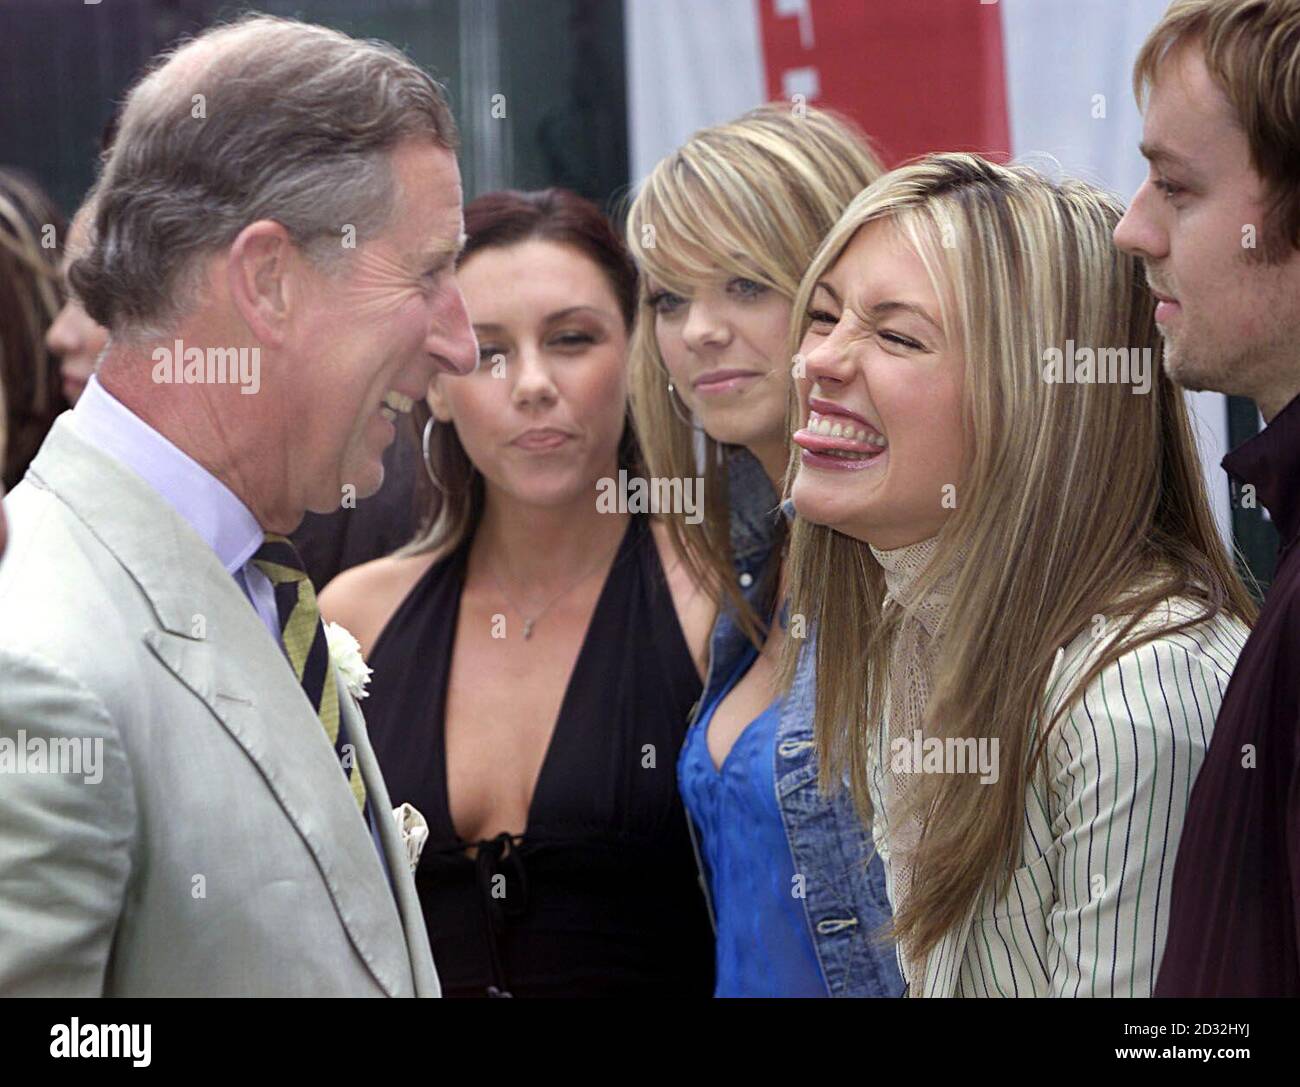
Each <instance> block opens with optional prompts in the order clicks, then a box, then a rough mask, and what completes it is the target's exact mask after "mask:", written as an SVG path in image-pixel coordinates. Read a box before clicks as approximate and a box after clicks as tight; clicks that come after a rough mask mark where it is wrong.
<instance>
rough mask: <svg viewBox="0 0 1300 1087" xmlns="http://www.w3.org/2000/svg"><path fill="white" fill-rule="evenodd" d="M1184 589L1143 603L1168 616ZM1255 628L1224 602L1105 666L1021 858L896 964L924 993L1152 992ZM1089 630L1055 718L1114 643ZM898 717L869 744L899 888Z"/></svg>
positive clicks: (1070, 652) (879, 835) (1057, 678)
mask: <svg viewBox="0 0 1300 1087" xmlns="http://www.w3.org/2000/svg"><path fill="white" fill-rule="evenodd" d="M1192 614H1195V609H1194V607H1193V605H1192V604H1191V603H1190V602H1188V601H1184V600H1171V601H1167V602H1166V604H1165V606H1164V607H1163V608H1159V609H1156V610H1155V611H1153V612H1152V613H1151V614H1149V615H1148V616H1146V617H1145V618H1144V619H1143V620H1142V623H1141V625H1140V626H1139V629H1147V628H1148V627H1149V625H1150V624H1153V623H1154V624H1156V625H1159V626H1162V627H1166V626H1169V625H1170V624H1171V622H1177V621H1179V620H1181V619H1184V618H1187V617H1189V616H1190V615H1192ZM1248 633H1249V632H1248V630H1247V628H1246V627H1245V626H1244V625H1243V624H1242V623H1240V622H1239V621H1238V620H1236V619H1233V618H1231V617H1227V616H1219V617H1216V618H1215V619H1214V620H1212V621H1210V622H1208V623H1202V624H1199V625H1198V626H1196V627H1193V628H1191V629H1189V630H1187V631H1183V632H1179V633H1177V634H1172V635H1164V636H1161V637H1158V638H1156V639H1155V640H1153V641H1150V642H1147V643H1146V644H1144V645H1142V646H1139V647H1138V648H1136V649H1134V650H1131V651H1129V652H1127V653H1125V654H1124V655H1122V656H1121V657H1120V658H1119V659H1118V660H1116V661H1114V662H1112V663H1111V664H1110V665H1108V666H1107V667H1106V668H1105V669H1104V670H1103V671H1102V672H1101V673H1100V674H1099V675H1097V676H1096V677H1095V678H1094V679H1093V680H1092V682H1091V683H1089V684H1088V686H1087V687H1086V689H1085V691H1084V695H1083V697H1082V699H1080V700H1076V702H1075V703H1074V705H1073V706H1072V707H1071V709H1070V711H1069V712H1068V713H1067V714H1065V715H1063V716H1062V718H1061V719H1060V721H1059V722H1058V723H1057V725H1056V727H1055V729H1054V730H1053V733H1052V736H1051V737H1050V738H1049V742H1048V747H1047V752H1046V758H1045V762H1044V772H1043V774H1042V775H1041V776H1039V777H1038V778H1037V780H1035V781H1033V782H1031V784H1030V787H1029V789H1028V791H1027V793H1026V796H1025V809H1024V820H1025V823H1024V840H1023V845H1022V852H1021V857H1020V867H1019V868H1017V869H1016V870H1015V872H1014V873H1013V874H1012V879H1011V883H1010V886H1009V888H1008V890H1007V892H1006V893H1005V894H1004V895H1002V896H1001V897H999V898H995V897H994V896H993V893H992V892H986V894H985V896H984V897H983V899H982V900H980V901H979V902H978V903H977V905H976V906H975V907H974V908H973V909H972V910H971V911H970V913H969V914H968V916H967V918H966V919H965V921H964V922H963V923H962V924H960V925H957V926H955V927H954V928H953V929H950V930H949V931H948V933H947V934H946V935H945V936H944V938H943V939H942V940H941V941H940V943H939V944H937V945H936V946H935V947H934V948H933V949H931V951H930V953H929V954H928V956H927V957H926V959H925V961H924V962H918V963H909V962H907V961H905V955H904V953H903V952H902V951H901V950H900V952H899V966H900V969H901V970H902V972H903V976H904V978H905V979H907V981H908V985H909V992H910V994H911V995H913V996H1149V995H1150V994H1151V990H1152V987H1153V985H1154V982H1155V972H1156V969H1157V967H1158V966H1159V964H1160V958H1161V955H1162V953H1163V950H1164V941H1165V934H1166V929H1167V925H1168V919H1169V897H1170V891H1171V888H1172V883H1173V878H1172V877H1173V864H1174V857H1175V856H1176V854H1177V850H1178V840H1179V836H1180V834H1181V831H1182V826H1183V817H1184V813H1185V811H1186V808H1187V803H1188V798H1189V796H1190V794H1191V789H1192V783H1193V782H1194V781H1195V779H1196V774H1197V772H1198V771H1199V770H1200V767H1201V762H1202V760H1203V759H1204V757H1205V750H1206V748H1207V746H1208V745H1209V742H1210V735H1211V732H1212V730H1213V728H1214V719H1215V715H1216V714H1217V713H1218V709H1219V704H1220V702H1221V701H1222V700H1223V693H1224V690H1225V688H1226V687H1227V685H1228V680H1229V678H1230V677H1231V675H1232V669H1233V666H1234V664H1235V662H1236V659H1237V655H1238V654H1239V653H1240V652H1241V648H1242V646H1243V644H1244V643H1245V640H1246V636H1247V634H1248ZM1105 645H1106V640H1105V639H1096V638H1094V637H1092V635H1091V631H1088V632H1085V633H1084V634H1082V635H1081V636H1080V637H1079V638H1076V639H1075V640H1074V641H1073V642H1071V643H1070V644H1069V645H1068V646H1065V647H1063V648H1062V649H1060V650H1058V651H1057V655H1056V663H1055V666H1054V667H1053V669H1052V674H1051V677H1050V679H1049V682H1048V685H1047V697H1046V702H1045V705H1046V707H1047V709H1048V713H1047V714H1046V716H1045V717H1044V719H1045V720H1050V719H1051V716H1052V715H1053V714H1054V713H1055V712H1056V710H1057V709H1058V708H1059V707H1060V706H1061V704H1062V703H1063V702H1064V699H1065V697H1066V695H1067V694H1068V693H1069V691H1070V690H1071V688H1072V687H1073V685H1074V683H1075V681H1076V680H1077V679H1078V678H1079V676H1080V675H1082V674H1083V673H1084V672H1085V671H1086V670H1087V669H1088V667H1089V666H1090V665H1091V664H1092V663H1093V662H1094V661H1095V660H1096V659H1097V656H1098V655H1099V654H1100V653H1101V652H1103V651H1104V648H1105ZM888 735H889V732H888V722H887V721H885V722H882V724H881V726H880V727H879V728H878V729H877V730H876V731H875V734H874V737H873V740H872V744H871V750H870V752H869V767H870V781H871V786H870V787H871V799H872V804H873V807H874V810H875V819H874V826H873V828H872V829H873V837H874V839H875V842H876V848H877V849H878V850H879V852H880V854H881V857H882V859H883V860H884V863H885V871H886V875H887V881H888V886H889V893H890V901H891V903H892V904H894V906H895V908H897V903H896V902H894V887H893V879H892V866H891V864H890V856H889V815H890V813H889V812H888V810H887V809H886V807H885V805H884V799H885V793H886V789H885V788H884V786H885V782H884V780H883V775H884V773H885V772H887V766H885V765H882V760H881V753H882V751H884V752H885V753H886V757H888V749H887V748H886V747H885V742H886V737H887V736H888Z"/></svg>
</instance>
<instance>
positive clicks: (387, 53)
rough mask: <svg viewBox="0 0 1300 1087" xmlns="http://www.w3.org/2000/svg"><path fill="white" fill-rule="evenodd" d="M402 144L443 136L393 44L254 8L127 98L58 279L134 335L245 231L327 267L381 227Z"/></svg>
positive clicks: (445, 129) (431, 97) (422, 83)
mask: <svg viewBox="0 0 1300 1087" xmlns="http://www.w3.org/2000/svg"><path fill="white" fill-rule="evenodd" d="M411 137H427V138H428V139H430V140H431V141H432V142H433V143H434V144H435V145H437V146H440V147H444V148H447V149H449V150H454V149H455V148H456V146H457V142H458V139H457V133H456V124H455V121H454V120H453V119H452V115H451V110H450V108H449V107H448V105H447V99H446V96H445V95H444V93H443V90H442V88H441V87H440V86H439V85H438V83H436V82H435V81H434V80H433V79H432V78H431V77H430V76H429V75H428V73H426V72H425V71H423V70H422V69H421V68H420V67H419V66H417V65H416V64H415V63H414V62H412V61H411V60H410V59H409V58H407V57H406V56H405V55H404V54H402V53H401V52H400V51H399V50H397V49H395V48H393V47H392V46H390V45H387V44H385V43H383V42H378V41H359V40H357V39H354V38H350V37H348V36H347V35H345V34H341V33H339V32H337V31H334V30H329V29H326V28H325V27H320V26H312V25H310V24H307V23H301V22H297V21H295V20H291V19H279V18H273V17H269V16H264V15H257V16H250V17H247V18H244V19H241V20H239V21H237V22H234V23H230V24H226V25H222V26H218V27H215V28H212V29H210V30H208V31H206V32H204V33H203V34H201V35H199V36H198V37H196V38H194V39H191V40H189V41H187V42H185V43H184V44H182V45H181V46H179V47H178V48H177V49H175V50H173V51H171V52H170V53H166V54H163V55H162V56H160V57H159V58H158V59H157V61H156V62H155V63H154V65H153V66H152V67H151V69H150V71H149V72H148V73H147V74H146V75H145V76H144V77H143V78H142V79H141V80H140V81H139V82H138V83H137V84H136V85H135V87H134V88H133V89H132V90H131V92H130V95H129V96H128V98H127V100H126V103H125V106H124V108H123V110H122V114H121V123H120V127H119V129H118V131H117V134H116V137H115V138H114V140H113V143H112V146H111V148H110V149H109V150H108V151H107V152H105V156H104V161H103V167H102V171H101V174H100V178H99V180H98V182H97V183H96V186H95V189H94V191H93V193H92V197H91V199H93V200H94V201H95V202H96V213H95V218H94V222H93V224H92V228H91V238H90V243H89V245H88V246H87V248H86V250H85V252H84V253H82V254H81V255H80V256H79V257H78V259H76V260H74V261H73V262H72V264H71V266H70V267H69V269H68V278H69V281H70V283H71V285H72V287H73V289H74V290H75V292H76V293H77V294H78V295H79V296H80V298H81V299H82V302H83V304H84V305H85V308H86V311H87V312H88V313H89V314H90V316H91V317H93V318H94V319H95V320H96V321H98V322H99V323H100V324H101V325H104V326H105V327H107V328H109V329H111V330H112V331H113V333H114V335H115V336H118V337H126V338H135V337H147V336H152V335H157V334H159V333H160V332H161V331H163V330H165V329H166V328H167V327H168V326H169V325H170V324H171V323H172V322H174V321H175V320H176V319H177V318H178V317H180V316H181V315H182V314H184V313H185V312H186V311H187V310H188V309H189V308H190V307H191V306H192V305H193V303H194V302H195V295H196V292H197V288H198V286H199V278H198V273H199V270H200V268H201V258H202V257H204V256H206V255H209V254H211V253H214V252H217V251H219V250H220V249H221V248H223V247H225V246H228V245H230V244H231V242H233V241H234V239H235V238H236V237H237V236H238V234H239V232H240V231H241V230H242V229H243V228H244V227H246V226H247V225H248V224H249V223H253V222H257V221H258V220H260V219H270V220H274V221H275V222H278V223H280V224H282V225H283V226H284V227H285V229H286V230H287V231H288V232H289V234H290V236H291V237H292V238H293V240H294V242H295V243H296V244H297V245H299V246H301V247H303V248H304V250H305V251H307V252H308V253H309V255H310V256H311V257H312V258H313V259H314V260H316V261H317V262H318V263H320V264H322V265H329V264H330V263H331V262H332V261H334V260H338V259H341V258H342V255H343V249H344V243H345V239H349V238H354V239H355V244H359V243H360V242H361V241H362V240H364V239H365V238H366V237H367V236H369V235H371V234H373V233H374V232H376V231H380V230H382V229H383V228H384V227H385V226H386V225H387V222H388V216H389V214H390V212H391V209H392V204H393V197H394V195H395V194H394V180H393V176H392V170H391V164H390V159H389V156H390V153H391V152H392V150H393V149H394V148H395V147H396V145H397V144H398V143H399V142H401V141H403V140H405V139H407V138H411ZM349 228H350V230H349Z"/></svg>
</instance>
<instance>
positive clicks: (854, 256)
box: [784, 154, 1255, 996]
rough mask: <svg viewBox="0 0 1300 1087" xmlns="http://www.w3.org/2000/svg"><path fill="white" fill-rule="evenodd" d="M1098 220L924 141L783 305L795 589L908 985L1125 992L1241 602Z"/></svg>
mask: <svg viewBox="0 0 1300 1087" xmlns="http://www.w3.org/2000/svg"><path fill="white" fill-rule="evenodd" d="M1120 213H1121V208H1120V206H1119V204H1117V203H1116V202H1115V201H1114V200H1113V199H1112V198H1110V197H1109V196H1107V195H1105V194H1102V193H1100V192H1099V191H1097V190H1095V189H1093V188H1091V187H1089V186H1087V185H1084V184H1082V183H1079V182H1064V183H1060V184H1057V183H1054V182H1051V181H1049V180H1047V179H1045V178H1044V177H1042V176H1041V175H1039V174H1037V173H1035V172H1033V171H1032V170H1029V169H1027V168H1024V167H1002V166H997V165H993V164H991V163H988V162H986V161H984V160H982V159H979V158H976V157H973V156H969V155H956V154H953V155H938V156H933V157H931V158H929V159H927V160H924V161H922V162H920V163H919V164H914V165H911V166H908V167H905V168H903V169H900V170H897V171H895V172H893V173H892V174H889V175H887V176H886V177H884V178H882V179H881V180H880V181H878V182H877V183H876V184H874V185H872V186H871V187H870V188H869V189H867V190H866V191H865V192H863V193H862V194H861V195H860V196H859V197H858V198H857V199H856V200H855V201H854V202H853V204H852V205H851V206H850V207H849V209H848V210H847V211H846V212H845V214H844V216H843V218H841V220H840V221H839V223H838V224H837V225H836V227H835V228H834V230H832V231H831V232H830V233H829V235H828V236H827V238H826V240H825V242H824V244H823V245H822V247H821V249H820V250H819V252H818V254H817V257H816V259H815V260H814V261H813V263H812V265H811V267H810V268H809V270H808V273H807V276H806V277H805V279H804V281H803V284H802V285H801V288H800V294H799V296H798V299H797V300H796V306H797V307H798V308H799V310H800V311H802V312H805V313H806V318H805V320H804V322H803V328H804V331H803V335H802V342H801V347H800V350H801V354H802V355H803V357H804V359H805V362H806V367H807V371H806V377H807V382H806V384H805V385H804V386H803V387H801V390H800V393H801V402H802V405H803V407H804V412H805V414H804V417H803V419H802V420H801V423H802V426H801V429H800V430H799V431H798V432H797V433H796V434H795V435H794V441H795V443H796V444H797V445H798V446H799V447H800V448H799V450H798V456H797V460H796V461H795V462H794V463H792V469H795V470H797V475H796V476H795V478H794V481H793V487H792V496H793V500H794V503H795V506H796V508H797V510H798V512H799V514H800V519H799V521H797V522H796V527H795V529H794V532H793V535H792V545H791V550H792V554H791V579H792V592H793V603H792V607H793V608H794V609H795V610H796V611H800V612H804V613H806V614H807V615H809V616H810V617H811V618H813V619H814V620H815V625H816V627H817V629H818V632H819V637H818V641H817V645H816V651H815V652H816V665H817V675H818V685H817V706H816V735H817V744H818V753H819V756H820V757H821V760H822V768H823V775H824V776H825V777H826V778H827V780H829V781H834V780H839V778H840V776H841V774H847V776H848V778H849V780H850V781H851V782H852V790H853V795H854V799H855V800H856V801H857V804H858V807H859V810H860V811H861V812H863V814H864V815H865V816H866V817H867V818H868V819H870V820H871V825H872V827H873V835H874V838H875V842H876V846H877V848H878V850H879V853H880V855H881V857H882V858H883V859H884V862H885V866H886V870H887V873H888V877H889V891H890V898H891V901H892V903H893V906H894V913H895V921H894V932H895V935H896V938H897V941H898V949H899V962H900V966H901V968H902V971H903V974H904V977H905V978H906V980H907V984H908V992H909V995H913V996H1030V995H1039V996H1043V995H1056V996H1145V995H1149V994H1150V991H1151V987H1152V983H1153V980H1154V972H1155V970H1156V967H1157V966H1158V964H1159V962H1160V955H1161V951H1162V948H1163V945H1164V939H1165V931H1166V924H1167V918H1168V907H1169V894H1170V883H1171V875H1172V865H1173V860H1174V856H1175V852H1176V850H1177V846H1178V839H1179V834H1180V831H1181V829H1182V823H1183V815H1184V810H1185V807H1186V804H1187V799H1188V795H1189V793H1190V791H1191V788H1192V783H1193V781H1194V780H1195V777H1196V774H1197V771H1198V769H1199V768H1200V765H1201V761H1202V759H1203V758H1204V755H1205V749H1206V745H1207V744H1208V742H1209V739H1210V734H1211V730H1212V729H1213V726H1214V718H1215V714H1216V712H1217V710H1218V707H1219V703H1220V701H1221V699H1222V696H1223V691H1224V688H1225V687H1226V685H1227V682H1228V679H1229V677H1230V675H1231V673H1232V669H1233V666H1234V663H1235V661H1236V658H1237V654H1238V652H1239V651H1240V648H1241V645H1242V643H1243V641H1244V639H1245V637H1246V634H1247V626H1246V624H1247V623H1249V622H1250V621H1251V620H1252V619H1253V616H1254V613H1255V609H1254V606H1253V604H1252V601H1251V599H1250V597H1249V595H1248V593H1247V592H1246V589H1245V587H1244V586H1243V585H1242V583H1241V581H1240V580H1239V579H1238V577H1237V574H1236V573H1235V572H1234V569H1233V565H1232V562H1231V560H1230V558H1229V555H1228V554H1227V552H1226V551H1225V549H1224V546H1223V544H1222V543H1221V541H1220V539H1219V536H1218V534H1217V532H1216V530H1215V525H1214V522H1213V520H1212V518H1211V515H1210V510H1209V507H1208V505H1207V502H1206V498H1205V491H1204V481H1203V480H1202V478H1201V472H1200V468H1199V461H1198V458H1197V453H1196V448H1195V445H1194V442H1193V437H1192V431H1191V428H1190V425H1189V422H1188V416H1187V411H1186V408H1185V406H1184V403H1183V399H1182V394H1181V393H1180V392H1179V391H1178V390H1177V389H1176V388H1175V387H1174V386H1173V385H1172V384H1171V383H1170V382H1169V380H1168V379H1167V378H1166V377H1165V376H1164V374H1163V373H1162V372H1161V371H1160V359H1161V343H1160V337H1159V334H1158V331H1157V328H1156V325H1155V323H1154V319H1153V309H1152V307H1153V303H1152V300H1151V296H1150V294H1149V292H1148V291H1147V290H1146V289H1145V283H1144V276H1143V273H1142V268H1141V265H1140V264H1139V263H1138V262H1137V261H1136V260H1134V259H1133V258H1131V257H1129V256H1126V255H1123V254H1120V253H1119V252H1117V251H1116V250H1115V249H1114V248H1113V246H1112V245H1111V241H1110V237H1111V232H1112V230H1113V228H1114V226H1115V224H1116V222H1117V221H1118V220H1119V217H1120ZM1103 350H1105V354H1102V351H1103ZM1085 352H1087V353H1088V354H1087V355H1085ZM1088 357H1092V364H1091V365H1090V366H1085V362H1086V361H1087V358H1088ZM1102 359H1104V360H1105V363H1104V365H1103V364H1102V363H1101V362H1099V361H1098V360H1102ZM1067 360H1068V361H1067ZM1063 362H1066V364H1065V365H1063ZM1069 377H1073V379H1074V380H1073V382H1069V383H1067V380H1068V378H1069ZM1063 378H1066V379H1067V380H1062V379H1063ZM1098 378H1103V379H1104V380H1098ZM796 656H797V653H796V652H795V651H794V649H793V648H792V649H791V651H789V652H788V653H787V656H786V659H785V662H784V664H785V667H786V670H787V673H788V672H789V670H791V669H792V668H793V666H794V663H795V658H796Z"/></svg>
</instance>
